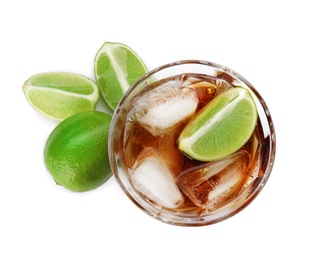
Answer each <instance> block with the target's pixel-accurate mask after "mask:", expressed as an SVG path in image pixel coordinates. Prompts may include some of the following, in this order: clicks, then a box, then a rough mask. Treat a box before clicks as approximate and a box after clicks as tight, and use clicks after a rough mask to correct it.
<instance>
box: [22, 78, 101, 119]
mask: <svg viewBox="0 0 310 260" xmlns="http://www.w3.org/2000/svg"><path fill="white" fill-rule="evenodd" d="M23 91H24V93H25V96H26V98H27V100H28V102H29V103H30V104H31V105H32V106H33V107H34V108H35V109H36V110H38V111H39V112H41V113H42V114H44V115H46V116H48V117H51V118H53V119H56V120H63V119H65V118H67V117H69V116H71V115H73V114H76V113H79V112H82V111H89V110H94V109H95V107H96V104H97V102H98V100H99V89H98V86H97V85H96V84H95V83H94V82H93V81H91V80H90V79H88V78H86V77H84V76H82V75H79V74H75V73H67V72H46V73H39V74H36V75H34V76H32V77H31V78H29V79H28V80H27V81H26V82H25V83H24V85H23Z"/></svg>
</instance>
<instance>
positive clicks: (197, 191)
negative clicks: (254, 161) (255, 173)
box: [177, 151, 248, 210]
mask: <svg viewBox="0 0 310 260" xmlns="http://www.w3.org/2000/svg"><path fill="white" fill-rule="evenodd" d="M247 168H248V153H247V152H246V151H239V152H238V153H236V154H233V155H231V156H229V157H228V158H226V159H223V160H220V161H216V162H210V163H205V164H202V165H199V166H196V167H193V168H190V169H188V170H186V171H184V172H183V173H181V174H180V175H179V176H178V177H177V184H178V186H179V187H180V189H181V190H182V191H183V192H184V194H186V196H187V197H188V198H189V199H190V200H191V201H192V202H193V203H195V205H197V206H198V207H200V208H205V209H211V210H212V209H215V208H217V207H219V206H221V205H223V204H224V203H225V202H228V201H230V200H231V198H232V197H233V196H234V195H236V194H237V193H238V191H239V190H240V189H241V187H242V185H243V183H244V182H245V181H246V179H247V174H246V172H247Z"/></svg>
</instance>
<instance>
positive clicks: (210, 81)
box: [109, 60, 276, 226]
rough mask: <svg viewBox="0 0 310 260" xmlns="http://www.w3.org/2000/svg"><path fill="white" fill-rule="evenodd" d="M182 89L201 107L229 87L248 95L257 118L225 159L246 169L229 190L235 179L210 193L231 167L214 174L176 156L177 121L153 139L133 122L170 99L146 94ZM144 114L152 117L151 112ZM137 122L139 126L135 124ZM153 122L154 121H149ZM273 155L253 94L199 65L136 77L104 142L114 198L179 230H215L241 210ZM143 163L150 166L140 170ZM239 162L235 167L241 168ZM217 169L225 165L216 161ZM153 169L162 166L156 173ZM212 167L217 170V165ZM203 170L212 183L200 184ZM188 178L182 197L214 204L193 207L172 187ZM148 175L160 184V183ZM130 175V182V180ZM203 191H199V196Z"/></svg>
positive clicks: (225, 72)
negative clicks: (195, 92) (122, 196)
mask: <svg viewBox="0 0 310 260" xmlns="http://www.w3.org/2000/svg"><path fill="white" fill-rule="evenodd" d="M189 81H190V82H191V84H196V86H198V88H199V91H200V92H199V93H200V94H199V95H200V96H202V97H203V98H206V100H204V102H205V103H208V102H209V101H210V100H211V99H212V98H213V97H214V96H216V95H218V94H219V93H221V92H223V91H225V90H227V89H229V88H234V87H242V88H245V89H247V90H249V91H250V93H251V95H252V97H253V100H254V101H255V104H256V108H257V113H258V119H257V123H256V128H255V131H254V133H253V135H252V137H251V138H250V140H249V141H248V142H247V144H245V145H244V146H243V147H242V149H240V150H242V151H238V153H237V154H236V155H233V156H232V157H230V158H229V160H231V158H233V159H232V160H236V161H237V159H234V158H239V157H240V154H242V153H245V154H246V157H244V158H245V160H244V161H245V162H246V167H245V168H246V170H245V171H244V172H245V173H244V172H243V173H242V174H240V176H243V177H242V178H241V177H240V180H237V181H235V183H234V184H233V185H232V184H231V183H232V182H234V178H237V177H235V176H231V177H229V178H231V181H230V180H229V181H226V183H225V181H223V183H221V184H220V187H218V188H217V185H219V184H218V183H219V182H221V181H218V180H222V179H225V180H226V179H227V178H228V177H221V176H229V174H231V172H230V169H233V168H234V167H235V166H231V165H229V166H228V167H227V169H224V170H223V167H222V168H221V167H218V166H217V164H218V162H197V161H195V160H193V159H191V158H188V156H186V155H184V154H183V153H182V152H180V151H178V147H177V137H178V133H179V132H180V129H182V127H184V124H185V123H184V124H180V123H178V121H177V120H176V121H175V122H174V121H173V119H172V124H173V126H169V127H168V128H169V129H168V130H167V132H165V131H166V130H160V131H159V132H155V133H154V132H153V130H150V128H152V127H145V125H143V123H141V122H143V120H142V119H141V117H142V116H144V115H145V113H146V112H145V110H148V109H149V108H148V107H151V108H156V106H157V103H158V104H159V105H160V104H163V103H165V102H166V98H167V99H169V98H170V97H171V95H172V94H171V93H169V92H165V91H158V92H156V91H153V90H154V89H156V88H158V87H160V86H162V85H163V84H170V85H171V84H172V85H175V86H176V87H177V86H178V84H181V85H182V84H183V85H184V82H189ZM201 82H202V83H201ZM198 88H197V89H198ZM154 93H155V94H154ZM156 93H157V94H156ZM165 95H167V97H166V96H165ZM141 97H142V98H141ZM144 97H145V98H144ZM139 98H140V99H139ZM185 98H186V97H185ZM137 100H140V101H137ZM141 101H142V102H141ZM139 102H140V103H139ZM202 103H203V102H202ZM202 105H204V103H203V104H202ZM169 109H172V108H171V107H169V106H167V114H169V113H170V114H171V113H175V115H176V117H178V116H177V114H179V113H181V111H180V110H178V109H174V110H173V109H172V110H169ZM152 111H153V112H154V111H156V109H154V110H152ZM155 117H156V115H155ZM170 117H174V115H173V114H172V116H171V115H170ZM137 118H140V119H141V120H140V121H139V120H138V121H137ZM154 120H155V119H154ZM156 120H158V119H157V118H156ZM156 120H155V121H156ZM169 120H170V119H169ZM164 123H165V122H164ZM155 128H156V127H155ZM153 129H154V127H153ZM171 129H174V130H171ZM175 129H177V130H175ZM156 131H157V130H156ZM175 131H176V132H175ZM150 147H151V148H150ZM275 150H276V141H275V130H274V125H273V122H272V118H271V115H270V112H269V110H268V108H267V105H266V103H265V102H264V100H263V98H262V97H261V95H260V94H259V93H258V91H257V90H256V89H255V88H254V87H253V86H252V85H251V84H250V82H249V81H247V80H246V79H245V78H244V77H242V76H241V75H240V74H238V73H236V72H235V71H233V70H231V69H229V68H227V67H225V66H221V65H219V64H216V63H213V62H208V61H201V60H183V61H177V62H173V63H170V64H166V65H163V66H161V67H158V68H156V69H154V70H152V71H150V72H148V73H147V74H145V75H144V76H143V77H141V78H140V79H139V80H138V81H137V82H136V83H135V84H134V85H133V86H131V88H130V89H129V90H128V91H127V92H126V93H125V95H124V97H123V98H122V100H121V101H120V103H119V105H118V107H117V108H116V110H115V112H114V115H113V119H112V123H111V128H110V137H109V158H110V164H111V168H112V171H113V173H114V176H115V178H116V180H117V182H118V183H119V185H120V187H121V188H122V190H123V191H124V192H125V193H126V194H127V196H128V197H129V198H130V199H131V200H132V201H133V202H134V203H135V204H136V205H137V206H138V207H139V208H140V209H142V210H143V211H144V212H146V213H147V214H149V215H150V216H152V217H154V218H155V219H158V220H160V221H163V222H165V223H169V224H173V225H180V226H203V225H209V224H213V223H217V222H219V221H222V220H225V219H227V218H229V217H231V216H233V215H235V214H236V213H238V212H240V211H241V210H242V209H244V208H245V207H246V206H247V205H248V204H249V203H251V201H253V199H254V198H255V197H256V196H257V195H258V194H259V192H260V191H261V190H262V189H263V187H264V185H265V184H266V182H267V180H268V178H269V175H270V173H271V170H272V168H273V164H274V159H275ZM243 151H245V152H243ZM149 158H151V159H149ZM152 158H153V159H154V158H155V159H154V160H153V159H152ZM240 158H241V157H240ZM242 158H243V157H242ZM157 159H158V160H157ZM152 160H153V161H152ZM238 160H239V159H238ZM146 161H148V163H150V164H148V163H145V164H144V162H146ZM239 161H240V163H241V160H239ZM238 163H239V162H238ZM242 163H243V162H242ZM165 164H166V165H165ZM225 164H227V165H228V163H227V161H225V159H224V165H225ZM156 165H157V166H156ZM161 165H164V166H163V167H161ZM220 165H223V160H222V161H221V162H220ZM232 165H235V164H232ZM140 166H141V167H140ZM238 167H239V166H238ZM162 168H163V169H164V172H165V174H166V173H167V172H168V173H169V174H171V175H170V176H168V177H167V176H166V175H167V174H166V175H165V174H162V173H158V172H160V171H161V170H162ZM211 168H212V169H213V168H219V170H218V173H214V174H213V175H212V176H213V177H210V176H209V177H208V176H207V172H210V171H211V170H210V169H211ZM235 168H236V167H235ZM137 169H139V170H137ZM137 172H138V173H137ZM188 172H190V174H189V175H188V176H189V179H188V180H186V181H187V183H188V182H190V181H193V178H194V179H195V178H196V179H195V180H194V181H197V180H198V179H199V180H198V182H197V183H196V184H192V183H191V185H193V186H191V187H190V193H191V192H194V193H195V192H197V190H199V191H198V192H199V194H198V195H195V196H198V197H199V196H202V197H206V198H207V199H206V201H208V196H209V197H211V195H210V194H211V192H210V190H213V189H214V190H215V193H216V194H217V195H212V196H213V197H216V200H217V201H216V202H212V203H211V202H206V203H205V204H203V205H200V204H199V203H198V204H197V203H195V200H193V199H192V198H191V196H188V194H186V192H185V193H184V192H183V190H182V189H180V185H178V184H179V183H178V180H179V179H180V176H184V174H186V173H188ZM135 173H137V174H135ZM138 174H139V175H141V176H143V177H142V179H141V178H140V176H139V178H140V179H139V181H140V180H141V182H144V180H143V178H150V179H149V180H146V181H145V184H143V185H142V184H141V183H138V184H137V182H136V177H138ZM156 174H159V175H161V174H162V175H163V176H164V175H165V176H164V177H163V179H161V177H160V178H159V177H157V175H156ZM169 174H168V175H169ZM225 174H226V175H225ZM234 174H235V173H234ZM134 175H135V177H133V176H134ZM149 176H151V177H149ZM197 176H198V177H197ZM134 178H135V179H134ZM197 178H198V179H197ZM204 178H205V179H204ZM208 178H209V179H208ZM221 178H222V179H221ZM238 178H239V177H238ZM201 179H203V180H201ZM211 179H212V180H211ZM166 181H167V182H172V184H171V185H172V186H171V185H170V184H169V185H170V186H169V185H166ZM194 181H193V182H194ZM173 182H174V183H173ZM139 185H140V186H139ZM141 185H142V187H141ZM156 185H157V187H155V188H154V187H153V186H156ZM195 185H196V186H195ZM210 185H211V186H210ZM226 186H227V187H226ZM204 187H205V189H206V190H203V189H204ZM232 187H234V188H233V189H234V191H233V192H231V190H232ZM148 188H150V189H152V190H153V188H154V191H155V193H159V195H158V197H160V199H161V201H162V202H160V199H157V197H156V196H157V195H156V194H155V195H154V196H153V194H151V195H148V193H145V192H144V189H148ZM226 188H227V191H226V190H225V189H226ZM208 189H209V190H208ZM229 189H230V190H229ZM152 192H153V191H152ZM169 192H171V195H170V193H169ZM161 193H169V195H167V196H168V197H167V198H168V199H167V200H166V199H165V198H166V197H165V196H166V195H165V194H164V195H162V194H161ZM169 196H172V197H173V196H179V197H178V199H176V202H175V203H179V204H177V205H172V206H170V204H169V200H170V198H169ZM225 196H226V197H225ZM179 198H181V202H179V201H180V200H179ZM223 198H224V199H223ZM203 199H205V198H203ZM210 200H211V199H210Z"/></svg>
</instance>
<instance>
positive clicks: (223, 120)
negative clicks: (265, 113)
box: [179, 87, 257, 161]
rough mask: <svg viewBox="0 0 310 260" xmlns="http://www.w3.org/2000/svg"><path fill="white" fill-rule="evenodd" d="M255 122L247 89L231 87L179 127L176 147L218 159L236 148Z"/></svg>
mask: <svg viewBox="0 0 310 260" xmlns="http://www.w3.org/2000/svg"><path fill="white" fill-rule="evenodd" d="M256 122H257V109H256V105H255V102H254V100H253V98H252V96H251V94H250V92H249V91H248V90H247V89H244V88H241V87H235V88H232V89H229V90H227V91H225V92H223V93H221V94H220V95H218V96H217V97H216V98H214V99H213V100H212V101H211V102H210V103H209V104H208V105H207V106H206V107H205V108H204V109H202V111H200V112H199V113H198V114H197V115H196V116H195V117H194V118H193V119H192V120H191V121H190V122H189V123H188V124H187V125H186V127H185V128H184V129H183V131H182V133H181V134H180V136H179V148H180V150H182V151H183V152H184V153H186V154H188V155H189V156H190V157H192V158H194V159H196V160H200V161H214V160H219V159H222V158H224V157H226V156H228V155H230V154H232V153H234V152H236V151H237V150H239V149H240V148H241V147H242V146H243V145H244V144H245V143H246V142H247V141H248V140H249V139H250V137H251V136H252V134H253V132H254V129H255V126H256Z"/></svg>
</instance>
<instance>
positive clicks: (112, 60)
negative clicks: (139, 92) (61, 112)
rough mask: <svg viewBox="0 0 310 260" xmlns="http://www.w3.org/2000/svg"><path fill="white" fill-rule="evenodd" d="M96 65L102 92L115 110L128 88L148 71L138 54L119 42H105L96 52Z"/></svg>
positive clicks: (96, 74)
mask: <svg viewBox="0 0 310 260" xmlns="http://www.w3.org/2000/svg"><path fill="white" fill-rule="evenodd" d="M94 66H95V77H96V81H97V84H98V86H99V89H100V91H101V94H102V96H103V98H104V99H105V101H106V102H107V104H108V105H109V107H110V108H111V109H113V110H114V109H115V108H116V106H117V104H118V102H119V101H120V100H121V98H122V97H123V95H124V93H125V92H126V91H127V89H129V87H130V86H131V85H132V84H133V83H135V82H136V81H137V80H138V79H139V78H140V77H141V76H143V75H144V74H145V73H146V72H147V68H146V66H145V65H144V63H143V61H142V60H141V58H140V57H139V56H138V54H137V53H136V52H134V51H133V50H132V49H131V48H129V47H128V46H127V45H125V44H122V43H118V42H105V43H104V44H103V45H102V47H101V48H100V49H99V51H98V52H97V54H96V57H95V64H94Z"/></svg>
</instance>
